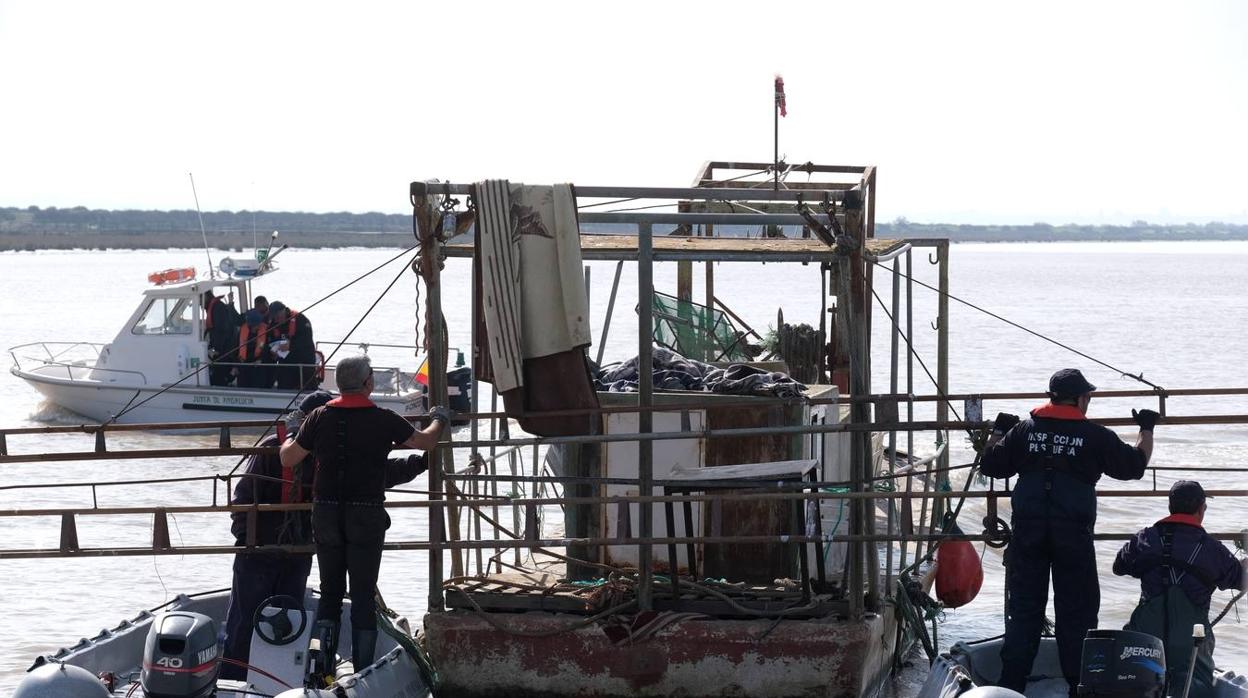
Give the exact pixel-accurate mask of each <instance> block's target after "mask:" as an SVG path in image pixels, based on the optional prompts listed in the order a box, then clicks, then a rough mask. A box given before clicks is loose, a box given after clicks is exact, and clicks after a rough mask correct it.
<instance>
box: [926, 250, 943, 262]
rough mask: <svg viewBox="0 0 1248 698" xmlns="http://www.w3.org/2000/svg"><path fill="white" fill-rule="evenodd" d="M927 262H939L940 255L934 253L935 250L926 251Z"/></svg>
mask: <svg viewBox="0 0 1248 698" xmlns="http://www.w3.org/2000/svg"><path fill="white" fill-rule="evenodd" d="M933 255H935V256H933ZM927 263H928V264H940V255H938V254H936V253H935V252H928V253H927Z"/></svg>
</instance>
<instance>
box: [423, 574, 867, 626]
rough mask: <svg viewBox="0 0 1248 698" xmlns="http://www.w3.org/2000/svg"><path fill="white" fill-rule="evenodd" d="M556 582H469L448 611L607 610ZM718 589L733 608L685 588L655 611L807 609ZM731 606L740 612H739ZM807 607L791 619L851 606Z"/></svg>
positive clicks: (539, 578)
mask: <svg viewBox="0 0 1248 698" xmlns="http://www.w3.org/2000/svg"><path fill="white" fill-rule="evenodd" d="M558 581H559V579H558V576H557V575H554V574H549V573H504V574H495V575H491V576H490V577H489V578H482V579H473V580H467V581H464V582H461V583H460V584H459V585H457V586H455V587H448V588H447V589H446V606H447V608H452V609H463V610H476V609H480V610H482V611H494V612H510V613H515V612H524V611H546V612H549V613H570V614H578V615H593V614H595V613H599V612H601V611H602V610H604V609H603V608H602V607H600V606H598V605H594V604H591V602H590V599H589V596H590V593H591V592H592V591H593V587H591V586H584V587H581V588H579V589H576V588H570V585H560V586H559V587H558V588H557V589H556V588H555V587H556V584H558ZM714 588H715V590H716V591H719V592H720V593H723V594H725V595H726V596H728V597H729V598H731V599H732V602H733V603H728V602H727V601H725V600H723V599H720V598H716V597H713V596H710V595H707V594H704V593H701V592H699V591H696V590H694V589H692V588H690V587H688V586H687V585H686V586H683V587H682V588H681V592H682V593H681V596H680V600H679V602H678V601H676V600H675V599H673V598H672V597H671V595H670V594H666V593H665V592H664V590H656V591H655V599H654V607H655V610H659V611H684V612H693V613H703V614H706V615H708V616H715V617H719V618H751V617H753V614H751V613H749V612H748V611H742V610H741V608H745V609H749V610H751V611H758V612H766V613H775V612H777V611H783V610H785V609H789V608H792V607H795V606H802V605H804V604H802V602H801V599H800V598H799V597H798V594H799V592H798V591H797V590H795V589H791V588H785V587H781V586H759V585H742V586H733V587H727V586H715V587H714ZM543 589H545V590H543ZM733 604H736V606H739V607H741V608H736V607H734V605H733ZM809 605H810V608H808V609H805V610H803V611H802V612H800V613H795V614H793V615H792V616H791V617H792V618H820V617H827V616H834V615H844V614H845V613H846V612H847V611H848V605H847V604H846V603H845V602H844V601H842V600H839V599H836V598H834V597H833V596H831V595H827V594H824V595H816V596H815V597H814V601H813V602H812V603H811V604H809Z"/></svg>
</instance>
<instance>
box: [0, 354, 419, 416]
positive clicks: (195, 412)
mask: <svg viewBox="0 0 1248 698" xmlns="http://www.w3.org/2000/svg"><path fill="white" fill-rule="evenodd" d="M81 371H82V372H83V373H87V372H89V371H90V369H81ZM10 372H11V373H12V374H13V375H14V376H17V377H18V378H21V379H22V380H24V381H26V383H27V384H29V385H30V386H31V387H33V388H34V389H35V390H37V391H39V393H40V394H41V395H43V397H44V398H45V399H47V400H48V402H51V403H53V404H55V405H58V406H60V407H62V408H64V409H66V410H69V411H70V412H74V413H77V414H80V415H83V416H85V417H89V418H91V419H93V420H96V421H100V422H103V421H106V420H109V419H111V418H112V417H113V415H117V414H121V416H120V417H119V418H118V419H116V420H115V421H116V422H119V423H122V424H151V423H157V422H216V421H228V420H251V419H266V418H272V417H277V416H279V415H281V414H284V413H286V412H287V411H289V410H291V409H294V408H295V407H297V406H298V404H299V399H300V398H301V396H302V395H306V394H307V392H306V391H305V392H303V393H296V392H295V391H293V390H248V389H245V388H220V387H211V386H194V385H192V386H187V387H183V386H173V387H163V386H130V385H124V384H118V383H105V382H103V381H99V380H92V379H91V378H88V377H86V376H84V375H75V374H74V373H72V372H67V371H66V369H65V368H64V367H63V366H55V367H50V368H48V369H46V370H40V368H38V367H37V368H34V369H32V370H29V371H25V370H21V369H20V368H18V367H17V366H14V367H13V368H12V369H11V370H10ZM57 374H59V375H57ZM371 399H372V400H373V402H375V403H376V404H377V405H378V406H380V407H384V408H386V409H389V410H393V411H395V412H397V413H399V414H401V415H419V414H424V413H425V411H426V410H425V397H424V392H423V391H408V392H404V393H398V394H392V395H385V394H376V393H375V394H373V395H372V396H371Z"/></svg>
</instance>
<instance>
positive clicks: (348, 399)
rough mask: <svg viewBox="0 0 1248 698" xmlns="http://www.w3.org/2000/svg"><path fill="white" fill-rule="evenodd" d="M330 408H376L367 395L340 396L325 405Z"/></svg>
mask: <svg viewBox="0 0 1248 698" xmlns="http://www.w3.org/2000/svg"><path fill="white" fill-rule="evenodd" d="M325 404H326V405H329V406H330V407H345V408H347V409H351V408H358V407H376V406H377V405H374V404H373V401H372V400H369V399H368V396H367V395H355V394H351V395H339V396H338V397H336V398H334V399H333V400H330V401H329V402H327V403H325Z"/></svg>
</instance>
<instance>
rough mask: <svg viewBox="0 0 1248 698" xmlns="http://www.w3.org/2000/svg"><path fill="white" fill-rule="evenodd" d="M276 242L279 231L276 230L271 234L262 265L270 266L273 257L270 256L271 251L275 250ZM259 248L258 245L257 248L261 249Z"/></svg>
mask: <svg viewBox="0 0 1248 698" xmlns="http://www.w3.org/2000/svg"><path fill="white" fill-rule="evenodd" d="M276 243H277V231H276V230H274V231H273V234H272V235H270V236H269V246H268V247H266V248H264V260H263V261H262V262H261V266H266V267H267V266H269V260H270V259H271V257H269V253H270V252H272V251H273V245H274V244H276ZM259 249H260V247H259V246H258V245H257V246H256V250H257V251H259ZM279 252H280V250H279ZM257 256H258V255H257Z"/></svg>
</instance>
